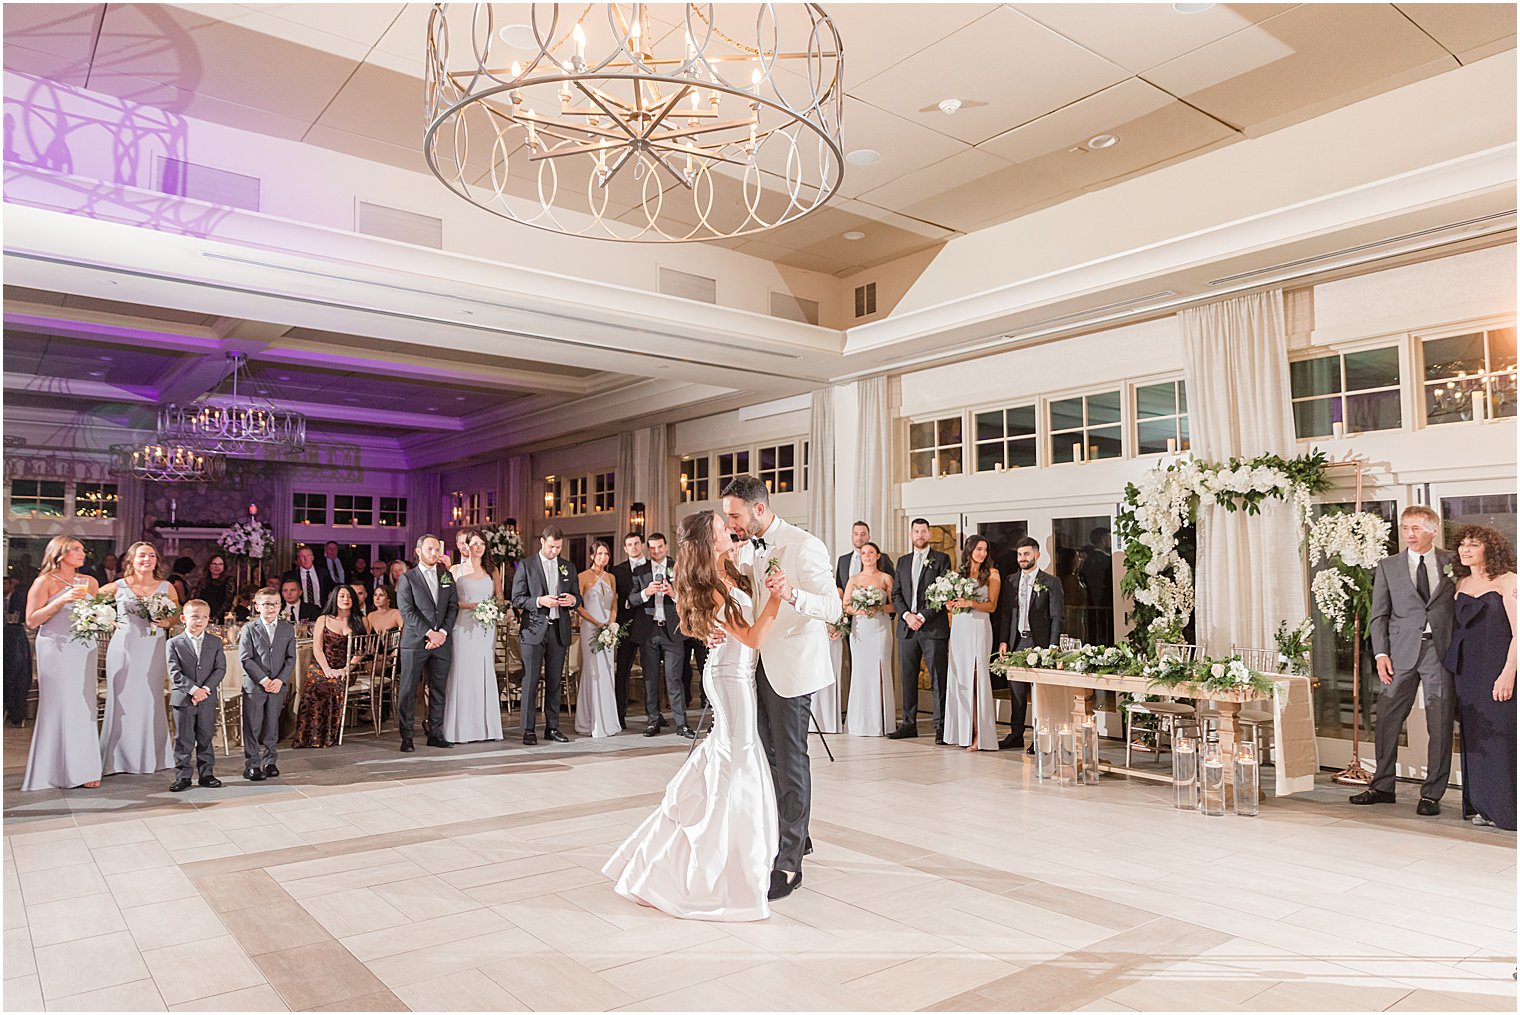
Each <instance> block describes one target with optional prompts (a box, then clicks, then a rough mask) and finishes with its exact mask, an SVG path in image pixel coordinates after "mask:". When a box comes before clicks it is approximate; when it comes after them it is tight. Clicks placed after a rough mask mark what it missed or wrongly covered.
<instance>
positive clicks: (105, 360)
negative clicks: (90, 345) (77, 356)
mask: <svg viewBox="0 0 1520 1015" xmlns="http://www.w3.org/2000/svg"><path fill="white" fill-rule="evenodd" d="M96 359H98V360H100V362H102V363H110V362H112V361H113V360H115V359H116V357H115V356H106V355H103V354H102V355H100V356H97V357H96Z"/></svg>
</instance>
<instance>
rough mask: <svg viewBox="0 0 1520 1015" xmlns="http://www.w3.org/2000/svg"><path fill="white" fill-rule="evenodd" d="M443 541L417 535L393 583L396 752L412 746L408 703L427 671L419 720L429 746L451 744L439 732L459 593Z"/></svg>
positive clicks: (409, 750)
mask: <svg viewBox="0 0 1520 1015" xmlns="http://www.w3.org/2000/svg"><path fill="white" fill-rule="evenodd" d="M442 557H443V541H442V540H440V539H439V538H438V537H437V536H434V535H426V536H423V537H422V538H421V539H419V540H417V566H416V567H414V568H412V569H411V570H410V571H408V572H406V573H405V574H403V575H402V576H401V580H400V581H399V582H397V583H396V606H397V608H399V609H400V611H401V683H400V685H399V686H398V687H397V689H396V693H397V695H398V698H397V701H396V712H397V717H396V718H397V724H398V725H399V726H400V727H401V752H402V753H403V754H410V753H411V752H412V751H413V750H415V749H416V748H414V747H413V746H412V705H413V700H414V699H415V698H416V696H417V682H418V681H420V680H422V679H423V673H424V671H426V674H427V687H428V710H427V712H428V714H427V717H426V718H425V719H424V721H423V724H422V731H423V733H425V734H426V735H427V745H428V746H429V747H453V746H454V745H453V744H451V743H449V742H448V741H447V740H445V739H444V736H443V709H444V703H445V699H446V698H447V696H448V680H449V663H450V662H452V661H453V657H454V644H453V642H451V641H449V633H450V632H451V631H453V630H454V619H455V618H456V617H458V616H459V592H458V590H457V589H455V588H454V576H453V575H452V574H450V573H449V569H448V568H447V567H444V566H443V564H442Z"/></svg>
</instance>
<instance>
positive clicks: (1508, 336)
mask: <svg viewBox="0 0 1520 1015" xmlns="http://www.w3.org/2000/svg"><path fill="white" fill-rule="evenodd" d="M1514 366H1515V329H1514V328H1495V329H1494V330H1493V331H1490V332H1489V333H1488V369H1490V370H1493V371H1498V370H1510V369H1513V368H1514Z"/></svg>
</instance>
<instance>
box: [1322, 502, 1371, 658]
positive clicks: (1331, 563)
mask: <svg viewBox="0 0 1520 1015" xmlns="http://www.w3.org/2000/svg"><path fill="white" fill-rule="evenodd" d="M1391 531H1392V528H1391V526H1390V525H1389V524H1388V522H1387V521H1386V520H1385V519H1383V518H1381V517H1379V516H1378V515H1374V514H1371V513H1369V512H1366V511H1356V512H1350V513H1335V514H1327V515H1324V516H1322V517H1321V518H1319V519H1318V520H1317V521H1316V522H1315V523H1314V524H1313V525H1312V526H1310V528H1309V537H1308V544H1309V564H1310V565H1311V566H1318V565H1320V564H1324V565H1326V566H1325V568H1324V570H1322V571H1320V572H1319V573H1318V574H1316V575H1315V576H1314V580H1313V581H1312V582H1310V583H1309V591H1310V593H1311V594H1312V596H1313V598H1314V607H1315V609H1317V610H1319V612H1320V613H1321V614H1322V615H1323V616H1324V618H1325V619H1326V620H1327V621H1329V622H1330V624H1331V626H1333V627H1334V628H1335V629H1336V630H1337V631H1341V632H1343V633H1346V634H1352V633H1353V632H1354V631H1355V630H1356V629H1357V626H1358V624H1359V623H1360V624H1361V626H1362V628H1363V629H1364V630H1365V627H1366V621H1367V620H1368V619H1369V617H1370V615H1371V610H1372V569H1373V568H1375V567H1376V566H1377V563H1378V561H1380V560H1382V559H1383V557H1384V556H1386V555H1387V552H1388V536H1389V533H1390V532H1391Z"/></svg>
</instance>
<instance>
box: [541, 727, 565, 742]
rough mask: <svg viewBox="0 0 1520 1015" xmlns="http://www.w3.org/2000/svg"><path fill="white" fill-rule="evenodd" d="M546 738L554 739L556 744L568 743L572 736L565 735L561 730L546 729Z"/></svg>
mask: <svg viewBox="0 0 1520 1015" xmlns="http://www.w3.org/2000/svg"><path fill="white" fill-rule="evenodd" d="M544 739H545V740H552V741H554V742H555V743H556V744H568V743H569V742H570V738H569V737H567V736H565V735H564V734H563V733H561V732H560V731H559V730H544Z"/></svg>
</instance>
